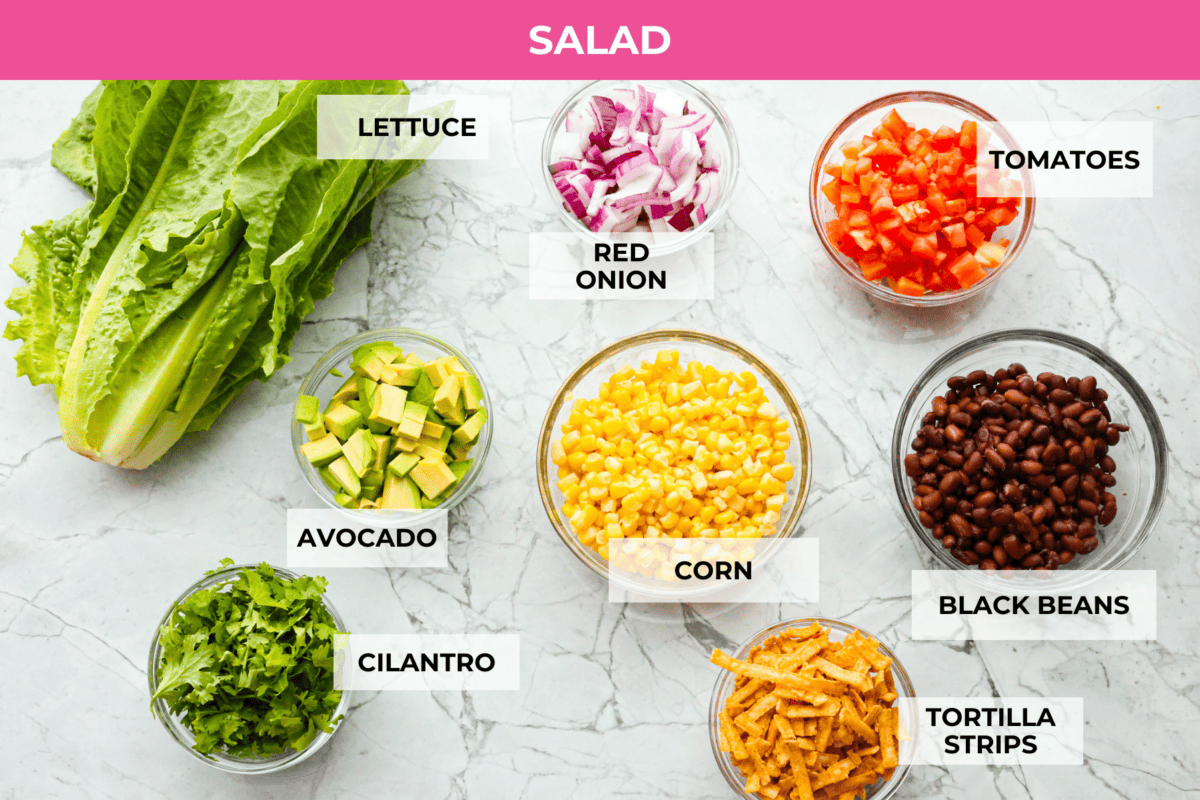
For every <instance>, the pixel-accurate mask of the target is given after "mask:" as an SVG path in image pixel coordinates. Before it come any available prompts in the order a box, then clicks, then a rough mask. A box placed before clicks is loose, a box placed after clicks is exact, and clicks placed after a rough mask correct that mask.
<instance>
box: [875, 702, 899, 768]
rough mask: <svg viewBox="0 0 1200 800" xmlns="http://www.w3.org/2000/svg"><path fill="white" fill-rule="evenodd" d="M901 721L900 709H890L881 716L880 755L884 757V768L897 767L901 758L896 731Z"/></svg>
mask: <svg viewBox="0 0 1200 800" xmlns="http://www.w3.org/2000/svg"><path fill="white" fill-rule="evenodd" d="M899 721H900V709H898V708H889V709H887V710H886V712H884V713H880V715H879V727H878V729H877V730H878V733H879V753H880V755H881V756H882V757H883V766H884V767H885V768H888V767H892V768H894V767H897V766H899V764H900V756H899V753H898V752H897V749H896V731H897V728H898V723H899Z"/></svg>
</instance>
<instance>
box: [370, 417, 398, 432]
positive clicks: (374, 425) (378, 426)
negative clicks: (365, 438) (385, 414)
mask: <svg viewBox="0 0 1200 800" xmlns="http://www.w3.org/2000/svg"><path fill="white" fill-rule="evenodd" d="M367 430H369V431H370V432H371V433H376V434H380V435H382V434H385V433H391V430H392V426H391V425H388V424H387V423H386V422H376V421H375V420H373V419H369V420H367Z"/></svg>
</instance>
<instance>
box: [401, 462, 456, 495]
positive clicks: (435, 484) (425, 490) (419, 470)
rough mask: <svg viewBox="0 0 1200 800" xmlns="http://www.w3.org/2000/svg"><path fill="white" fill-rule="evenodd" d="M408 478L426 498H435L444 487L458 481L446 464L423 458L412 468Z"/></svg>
mask: <svg viewBox="0 0 1200 800" xmlns="http://www.w3.org/2000/svg"><path fill="white" fill-rule="evenodd" d="M408 477H409V478H411V479H412V480H414V481H416V483H417V486H419V487H421V493H422V494H423V495H425V496H426V497H437V496H438V495H439V494H441V493H442V492H443V491H445V490H446V487H448V486H450V485H451V484H452V483H454V482H455V481H457V480H458V478H457V477H455V475H454V473H453V472H451V471H450V468H449V467H447V466H446V462H444V461H440V460H437V459H431V458H423V459H421V462H420V463H419V464H417V465H416V466H415V467H413V468H412V471H411V472H409V473H408Z"/></svg>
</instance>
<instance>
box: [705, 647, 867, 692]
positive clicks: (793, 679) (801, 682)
mask: <svg viewBox="0 0 1200 800" xmlns="http://www.w3.org/2000/svg"><path fill="white" fill-rule="evenodd" d="M821 660H822V659H818V661H821ZM712 662H713V663H714V664H716V665H717V666H719V667H724V668H725V669H727V670H729V671H731V672H736V673H737V674H738V675H745V676H747V677H750V678H758V679H759V680H763V681H769V682H770V683H773V684H775V685H776V686H782V687H783V688H785V689H796V690H799V691H805V690H807V688H808V686H807V683H806V682H807V681H808V680H809V679H808V678H804V677H803V676H800V675H796V674H795V673H791V672H782V671H780V670H777V669H772V668H771V667H765V666H762V665H761V664H751V663H750V662H747V661H739V660H738V659H736V658H733V657H732V656H727V655H725V654H724V653H722V652H721V651H720V650H714V651H713V654H712ZM825 663H827V664H828V663H829V662H825ZM829 666H830V668H832V669H835V670H836V669H838V667H837V666H835V665H833V664H829ZM826 674H829V673H828V672H826ZM846 674H848V675H852V676H853V677H854V678H855V680H857V679H858V677H859V676H857V675H854V674H853V673H846ZM830 677H831V678H832V677H837V676H835V675H830ZM847 682H848V683H852V682H851V681H847Z"/></svg>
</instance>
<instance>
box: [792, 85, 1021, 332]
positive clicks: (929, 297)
mask: <svg viewBox="0 0 1200 800" xmlns="http://www.w3.org/2000/svg"><path fill="white" fill-rule="evenodd" d="M893 108H894V109H896V110H897V111H898V112H899V113H900V116H901V117H903V118H904V121H905V122H908V123H909V124H911V125H916V126H917V127H918V128H922V127H924V128H930V129H934V130H936V129H937V128H938V127H940V126H942V125H949V126H950V127H952V128H954V129H955V130H958V129H959V128H960V127H961V126H962V123H963V120H964V119H970V120H974V121H975V122H976V123H977V124H978V126H979V128H980V129H981V130H987V131H989V132H990V133H991V134H992V136H993V137H996V138H998V139H1000V140H1002V141H1003V142H1004V143H1005V146H1006V147H1007V148H1008V149H1009V150H1019V149H1020V148H1019V146H1018V145H1017V142H1016V140H1015V139H1014V138H1013V136H1012V134H1011V133H1009V132H1008V130H1007V129H1006V128H1005V127H1004V126H1003V125H1001V124H1000V123H999V122H998V121H997V120H996V118H995V117H993V116H992V115H991V114H989V113H988V112H986V111H984V110H983V109H982V108H980V107H979V106H977V105H975V104H974V103H971V102H969V101H967V100H964V99H962V98H961V97H955V96H954V95H952V94H945V93H943V92H923V91H909V92H897V93H896V94H889V95H886V96H885V97H880V98H879V99H878V100H872V101H871V102H869V103H867V104H866V105H864V106H861V107H859V108H857V109H855V110H854V111H851V112H850V114H849V116H847V117H846V118H845V119H844V120H842V121H841V122H840V123H838V126H837V127H836V128H834V129H833V132H832V133H830V134H829V136H827V137H825V141H824V142H823V143H822V144H821V148H820V149H819V150H818V151H817V157H816V159H814V160H813V167H812V176H811V177H810V179H809V191H808V206H809V210H810V211H811V212H812V221H813V227H815V228H816V229H817V236H818V237H820V239H821V245H822V246H823V247H824V248H825V252H826V254H828V256H829V258H830V260H831V261H833V263H834V264H836V265H837V266H838V267H839V268H840V269H841V271H842V274H844V275H845V276H846V277H847V278H849V279H850V281H851V282H852V283H854V285H856V286H858V287H859V288H860V289H863V290H864V291H865V292H867V294H869V295H871V296H872V297H877V298H879V299H881V300H886V301H887V302H889V303H894V304H896V305H900V306H909V307H912V308H930V307H935V306H944V305H949V304H951V303H957V302H959V301H961V300H965V299H967V298H968V297H974V296H975V295H977V294H980V293H981V292H983V291H985V290H986V289H988V288H990V287H991V286H993V285H994V284H995V283H996V281H998V280H999V279H1000V275H1001V274H1002V273H1003V272H1004V271H1005V270H1006V269H1007V268H1008V267H1009V265H1010V264H1012V263H1013V262H1014V261H1016V259H1017V256H1019V255H1020V254H1021V250H1022V249H1023V248H1024V247H1025V241H1026V240H1027V239H1028V238H1029V234H1030V233H1031V232H1032V231H1033V211H1034V206H1035V205H1036V203H1035V196H1034V189H1033V177H1032V176H1031V175H1030V173H1029V170H1028V169H1026V168H1022V169H1020V170H1018V171H1019V172H1020V176H1021V186H1022V189H1023V192H1024V194H1023V196H1022V201H1021V205H1020V206H1019V207H1018V212H1019V213H1018V214H1017V217H1016V219H1014V220H1013V221H1012V222H1010V223H1009V224H1008V225H1005V226H1004V227H1002V228H998V229H997V230H996V232H995V233H994V234H993V235H992V241H998V240H1000V239H1002V238H1006V239H1011V240H1012V244H1011V245H1009V247H1008V250H1007V252H1006V253H1005V256H1004V261H1002V262H1001V263H1000V265H999V266H997V267H996V268H995V269H993V270H989V271H988V274H987V277H986V278H983V279H982V280H980V281H979V282H978V283H976V284H974V285H973V286H970V287H968V288H966V289H957V290H955V291H951V292H938V293H936V294H934V293H926V294H924V295H922V296H921V297H912V296H909V295H904V294H900V293H898V292H894V291H892V289H890V288H889V287H888V286H887V285H886V284H884V283H883V282H882V281H868V280H867V279H866V278H864V277H863V274H862V269H860V268H859V266H858V264H856V263H855V262H854V260H853V259H851V258H849V257H848V256H846V255H843V254H842V252H841V251H839V250H838V249H837V248H836V247H834V246H833V243H832V242H830V241H829V236H828V235H827V234H826V233H825V223H826V222H829V221H831V220H833V219H836V218H837V213H836V211H835V209H834V207H833V204H831V203H830V202H829V199H828V198H827V197H825V193H824V192H822V191H821V185H822V184H823V183H825V180H826V178H827V177H828V176H827V175H826V174H825V166H826V165H827V164H829V163H832V162H834V161H837V162H838V163H841V161H842V159H843V156H842V150H841V147H842V145H843V144H845V143H847V142H849V141H854V140H860V139H862V137H863V136H865V135H868V134H870V132H871V131H872V130H874V129H875V127H876V126H877V125H878V124H879V122H880V120H881V119H882V118H883V116H884V115H885V114H886V113H887V111H889V110H891V109H893Z"/></svg>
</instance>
